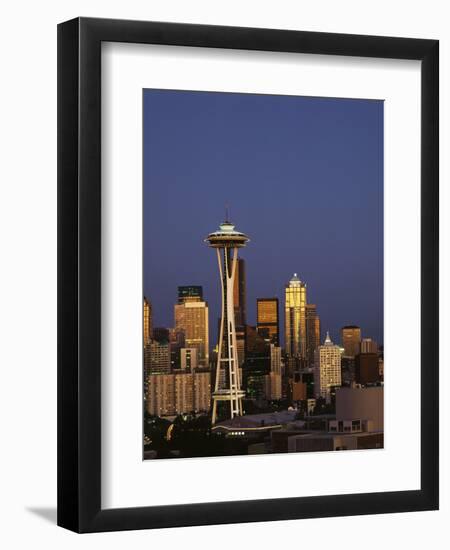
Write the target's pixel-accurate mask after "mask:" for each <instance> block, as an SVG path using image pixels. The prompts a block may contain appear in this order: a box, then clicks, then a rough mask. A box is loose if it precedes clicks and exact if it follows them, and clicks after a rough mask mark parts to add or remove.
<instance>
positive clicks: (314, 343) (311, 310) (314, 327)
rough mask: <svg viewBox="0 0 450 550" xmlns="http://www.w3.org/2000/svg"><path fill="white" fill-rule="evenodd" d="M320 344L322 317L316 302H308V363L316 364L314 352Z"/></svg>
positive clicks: (311, 365) (310, 365) (309, 365)
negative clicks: (318, 313)
mask: <svg viewBox="0 0 450 550" xmlns="http://www.w3.org/2000/svg"><path fill="white" fill-rule="evenodd" d="M319 346H320V319H319V316H318V315H317V308H316V306H315V304H306V363H307V366H308V367H313V366H314V352H315V350H316V348H318V347H319Z"/></svg>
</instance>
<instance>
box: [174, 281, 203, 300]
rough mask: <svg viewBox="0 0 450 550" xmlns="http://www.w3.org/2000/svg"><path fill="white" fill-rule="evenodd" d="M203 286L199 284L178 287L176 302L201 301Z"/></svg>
mask: <svg viewBox="0 0 450 550" xmlns="http://www.w3.org/2000/svg"><path fill="white" fill-rule="evenodd" d="M202 301H203V288H202V287H201V286H195V285H188V286H179V287H178V303H179V304H184V303H185V302H202Z"/></svg>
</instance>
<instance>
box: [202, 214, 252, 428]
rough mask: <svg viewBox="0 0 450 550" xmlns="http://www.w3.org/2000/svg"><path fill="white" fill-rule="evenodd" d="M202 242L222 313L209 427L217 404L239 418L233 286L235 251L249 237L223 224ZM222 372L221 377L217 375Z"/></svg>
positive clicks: (213, 418)
mask: <svg viewBox="0 0 450 550" xmlns="http://www.w3.org/2000/svg"><path fill="white" fill-rule="evenodd" d="M205 241H206V242H207V243H208V244H209V246H210V247H211V248H215V249H216V253H217V260H218V264H219V273H220V281H221V286H222V314H221V321H220V331H219V344H218V353H217V366H216V376H215V385H214V392H213V411H212V424H215V423H216V420H217V415H218V410H217V409H218V404H219V403H220V402H225V403H227V404H229V417H230V418H234V417H235V416H240V415H242V398H243V397H244V395H245V392H244V391H243V390H242V389H241V380H240V374H239V359H238V350H237V338H236V323H235V306H234V285H235V277H236V266H237V263H238V249H239V248H242V247H244V246H245V245H246V244H247V242H248V241H249V238H248V237H247V235H245V234H244V233H240V232H239V231H236V230H235V226H234V224H232V223H231V222H229V221H227V220H226V221H224V222H223V223H222V224H220V227H219V229H218V230H217V231H214V232H213V233H210V234H209V235H208V237H207V238H206V239H205ZM222 370H224V372H225V376H221V372H222Z"/></svg>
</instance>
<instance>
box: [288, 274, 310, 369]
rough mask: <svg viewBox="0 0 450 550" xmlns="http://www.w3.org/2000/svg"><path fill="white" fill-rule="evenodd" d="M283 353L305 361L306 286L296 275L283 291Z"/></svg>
mask: <svg viewBox="0 0 450 550" xmlns="http://www.w3.org/2000/svg"><path fill="white" fill-rule="evenodd" d="M284 338H285V352H286V354H287V355H288V356H290V357H298V358H300V359H306V284H305V283H303V282H302V281H301V280H300V279H299V278H298V277H297V273H294V276H293V277H292V279H291V280H290V281H289V284H287V285H286V289H285V332H284Z"/></svg>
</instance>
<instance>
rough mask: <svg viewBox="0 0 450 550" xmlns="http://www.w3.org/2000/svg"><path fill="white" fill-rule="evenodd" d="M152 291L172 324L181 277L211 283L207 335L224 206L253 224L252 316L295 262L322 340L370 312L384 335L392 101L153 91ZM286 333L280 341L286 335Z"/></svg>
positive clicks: (148, 106)
mask: <svg viewBox="0 0 450 550" xmlns="http://www.w3.org/2000/svg"><path fill="white" fill-rule="evenodd" d="M143 101H144V142H143V158H144V294H145V295H146V296H147V297H148V298H149V299H150V300H151V302H152V306H153V325H154V326H166V327H171V326H173V325H174V318H173V306H174V304H175V303H176V300H177V286H179V285H189V284H192V285H202V286H203V293H204V297H205V299H206V300H207V302H208V304H209V308H210V316H209V322H210V344H211V347H212V346H214V345H215V344H216V340H217V319H218V316H219V308H220V303H221V295H220V282H219V274H218V266H217V259H216V255H215V251H214V250H212V249H210V248H208V246H207V245H206V244H205V243H204V242H203V241H204V239H205V237H206V236H207V235H208V233H210V232H212V231H215V230H216V229H217V228H218V226H219V223H220V222H222V221H223V220H224V217H225V205H226V204H229V206H230V218H231V220H232V221H233V222H234V223H235V224H236V229H237V230H238V231H243V232H244V233H246V234H247V235H248V236H249V237H250V242H249V243H248V245H247V247H246V248H245V249H242V250H240V256H241V257H242V258H245V260H246V269H247V315H248V322H249V323H250V324H255V323H256V298H264V297H273V296H277V297H278V298H279V301H280V328H281V334H282V338H284V330H283V325H284V287H285V284H286V283H288V281H289V279H290V278H291V277H292V275H293V273H297V274H298V276H299V277H300V279H301V280H302V281H305V282H306V284H307V299H308V302H309V303H315V304H317V312H318V314H319V315H320V318H321V325H322V339H323V338H324V336H325V332H326V331H327V330H329V331H330V334H331V337H332V338H333V340H334V341H335V342H336V343H339V342H340V336H339V329H340V328H341V327H342V326H344V325H347V324H356V325H359V326H360V327H361V329H362V335H363V337H372V338H374V339H375V340H377V341H378V342H379V343H382V342H383V102H382V101H373V100H353V99H328V98H309V97H291V96H270V95H253V94H229V93H209V92H181V91H166V90H144V95H143ZM282 342H283V340H282Z"/></svg>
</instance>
